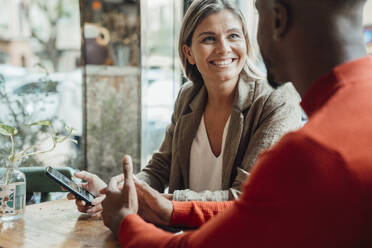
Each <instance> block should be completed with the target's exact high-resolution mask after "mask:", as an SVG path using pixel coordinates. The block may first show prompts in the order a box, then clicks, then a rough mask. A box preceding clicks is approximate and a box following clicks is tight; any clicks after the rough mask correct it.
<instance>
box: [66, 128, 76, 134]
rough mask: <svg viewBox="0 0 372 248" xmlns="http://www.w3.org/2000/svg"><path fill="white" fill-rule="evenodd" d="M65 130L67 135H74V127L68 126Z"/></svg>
mask: <svg viewBox="0 0 372 248" xmlns="http://www.w3.org/2000/svg"><path fill="white" fill-rule="evenodd" d="M65 129H66V131H67V133H68V134H69V135H70V134H71V133H72V131H73V130H74V129H73V128H72V127H68V126H66V127H65Z"/></svg>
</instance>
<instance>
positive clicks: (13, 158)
mask: <svg viewBox="0 0 372 248" xmlns="http://www.w3.org/2000/svg"><path fill="white" fill-rule="evenodd" d="M27 126H30V127H31V126H46V127H47V128H48V131H49V136H50V139H51V141H52V146H51V147H50V148H49V149H47V150H41V151H37V150H36V149H37V147H38V146H39V144H35V145H30V146H28V147H27V148H25V149H23V150H21V151H19V152H15V149H14V147H15V143H14V136H15V135H16V134H17V133H18V130H17V128H15V127H12V126H9V125H5V124H2V123H0V134H2V135H5V136H8V137H9V138H10V141H11V152H10V155H9V156H8V160H9V162H10V165H11V166H10V167H9V168H7V172H6V177H5V184H7V183H8V176H9V171H10V169H12V168H13V167H14V164H15V163H16V162H17V161H20V160H21V159H23V158H25V157H28V156H32V155H36V154H41V153H47V152H51V151H53V150H54V148H55V147H56V145H57V144H58V143H62V142H64V141H65V140H71V141H72V142H75V143H77V141H76V140H74V139H72V138H70V136H71V133H72V131H73V129H72V128H70V127H67V126H66V127H65V129H66V132H67V134H66V135H64V136H60V135H56V134H55V132H54V131H53V127H52V123H51V122H50V121H47V120H45V121H38V122H35V123H32V124H29V125H27Z"/></svg>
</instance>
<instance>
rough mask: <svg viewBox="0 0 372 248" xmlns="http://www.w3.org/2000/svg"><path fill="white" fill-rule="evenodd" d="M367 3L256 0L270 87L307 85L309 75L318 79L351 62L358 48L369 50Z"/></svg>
mask: <svg viewBox="0 0 372 248" xmlns="http://www.w3.org/2000/svg"><path fill="white" fill-rule="evenodd" d="M365 1H366V0H256V8H257V10H258V12H259V27H258V34H257V37H258V42H259V45H260V49H261V54H262V57H263V59H264V62H265V64H266V67H267V72H268V80H269V82H270V83H271V84H272V85H273V86H275V85H278V84H281V83H284V82H288V81H296V80H297V81H303V82H304V81H308V80H311V79H312V78H311V77H310V76H309V75H313V76H314V79H316V78H317V77H318V76H321V75H317V74H319V73H321V71H323V70H324V73H326V72H327V71H328V68H325V67H330V68H329V69H331V68H332V67H333V66H335V65H331V64H337V63H341V62H343V61H344V60H347V59H348V58H346V57H345V56H347V53H349V54H350V53H351V54H352V53H353V51H352V50H350V49H349V48H352V46H353V44H356V45H357V47H359V46H360V44H362V45H363V40H362V39H363V38H362V10H363V5H364V3H365ZM359 40H360V42H359ZM355 41H357V42H355ZM345 50H348V52H346V54H345ZM327 56H328V57H327ZM323 58H326V59H325V60H323ZM326 64H327V65H328V66H326ZM321 68H323V69H321ZM294 83H295V84H296V82H294ZM300 93H301V92H300Z"/></svg>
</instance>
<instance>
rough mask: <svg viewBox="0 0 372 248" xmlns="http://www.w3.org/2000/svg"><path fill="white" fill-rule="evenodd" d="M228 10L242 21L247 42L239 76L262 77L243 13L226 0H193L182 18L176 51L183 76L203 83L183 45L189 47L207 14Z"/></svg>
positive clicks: (256, 78)
mask: <svg viewBox="0 0 372 248" xmlns="http://www.w3.org/2000/svg"><path fill="white" fill-rule="evenodd" d="M222 10H228V11H230V12H231V13H232V14H234V15H235V16H237V17H238V18H239V20H240V21H241V23H242V31H243V34H244V37H245V41H246V44H247V59H246V63H245V65H244V67H243V70H242V72H241V74H240V75H241V76H244V77H246V80H249V79H251V80H258V79H262V78H263V73H262V72H261V71H260V70H259V69H258V67H257V62H258V56H257V52H256V51H255V49H254V48H253V46H254V45H253V39H252V38H250V37H249V35H248V30H247V25H246V22H245V19H244V17H243V14H242V13H241V11H240V10H239V9H238V8H236V7H235V6H234V5H232V4H231V3H229V2H228V1H227V0H194V1H192V3H191V5H190V7H189V8H188V9H187V12H186V14H185V16H184V18H183V22H182V26H181V30H180V35H179V41H178V53H179V56H180V59H181V63H182V66H183V69H184V73H185V76H186V77H187V78H188V79H189V80H191V81H192V82H194V83H203V79H202V76H201V74H200V72H199V70H198V69H197V67H196V65H192V64H190V63H189V61H188V60H187V57H186V55H185V54H184V53H183V49H182V47H183V45H187V46H189V47H191V40H192V36H193V34H194V32H195V29H196V28H197V26H198V25H199V24H200V23H201V22H202V21H203V20H204V19H205V18H206V17H208V16H209V15H211V14H214V13H217V12H220V11H222Z"/></svg>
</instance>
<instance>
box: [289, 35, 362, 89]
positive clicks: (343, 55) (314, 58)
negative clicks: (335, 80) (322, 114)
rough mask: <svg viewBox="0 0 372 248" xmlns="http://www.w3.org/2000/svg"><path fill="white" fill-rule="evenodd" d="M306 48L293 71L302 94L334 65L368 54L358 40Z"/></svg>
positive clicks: (294, 80) (294, 78)
mask: <svg viewBox="0 0 372 248" xmlns="http://www.w3.org/2000/svg"><path fill="white" fill-rule="evenodd" d="M306 50H307V52H305V53H306V54H307V55H304V56H299V57H302V58H305V59H304V60H303V61H296V62H295V63H296V64H297V66H296V67H295V68H296V70H293V71H292V73H291V74H292V81H293V82H294V84H295V87H296V89H297V91H298V92H299V94H300V95H301V96H303V95H304V94H305V93H306V92H307V90H308V89H309V88H310V87H311V85H312V84H313V83H314V82H315V81H316V80H318V79H319V78H321V77H322V76H324V75H326V74H328V73H329V72H331V70H332V69H333V68H334V67H336V66H338V65H341V64H344V63H346V62H348V61H352V60H355V59H358V58H361V57H364V56H367V52H366V48H365V45H364V43H363V42H358V41H354V42H348V43H347V44H346V45H343V46H339V47H329V48H328V49H323V51H319V50H318V51H317V52H314V51H313V52H311V51H310V50H309V49H306Z"/></svg>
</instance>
